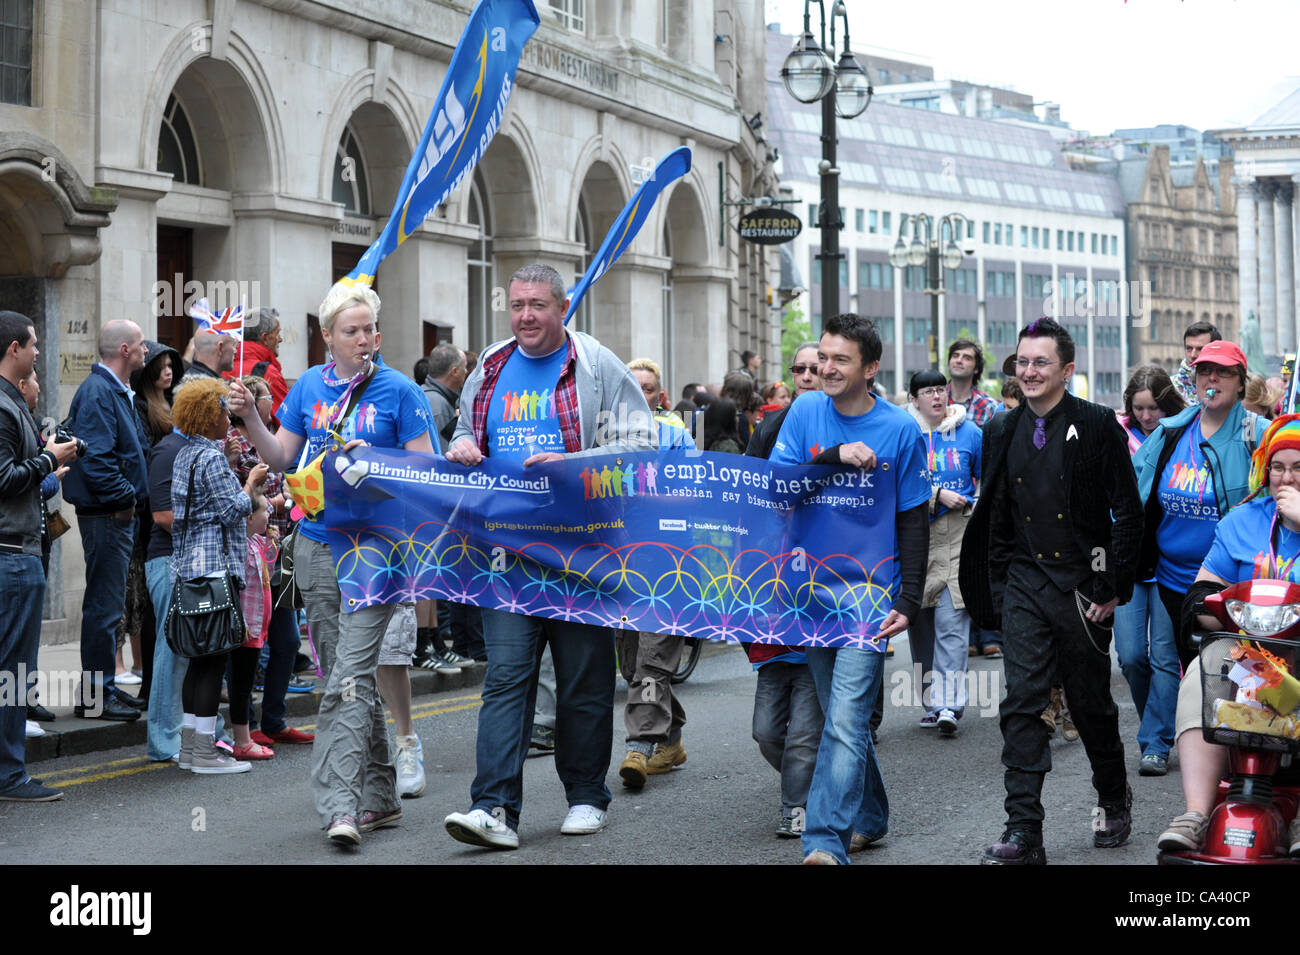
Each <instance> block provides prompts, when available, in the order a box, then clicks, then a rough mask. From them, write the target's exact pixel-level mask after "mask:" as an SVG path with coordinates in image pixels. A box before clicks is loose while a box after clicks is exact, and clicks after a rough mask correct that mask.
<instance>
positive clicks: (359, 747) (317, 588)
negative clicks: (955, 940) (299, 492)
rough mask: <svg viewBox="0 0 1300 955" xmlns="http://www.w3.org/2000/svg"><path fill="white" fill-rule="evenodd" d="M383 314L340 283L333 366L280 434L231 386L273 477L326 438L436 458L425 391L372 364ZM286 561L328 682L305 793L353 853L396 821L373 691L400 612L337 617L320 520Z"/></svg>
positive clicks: (286, 413)
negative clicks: (373, 832) (430, 454)
mask: <svg viewBox="0 0 1300 955" xmlns="http://www.w3.org/2000/svg"><path fill="white" fill-rule="evenodd" d="M379 304H380V303H379V296H378V295H376V294H375V293H374V291H373V290H372V289H370V288H369V287H368V286H364V285H357V286H349V285H343V284H341V283H340V284H336V285H335V286H334V287H332V288H331V289H330V291H329V294H327V295H326V296H325V300H324V301H323V302H321V306H320V312H319V314H320V326H321V336H322V337H323V338H324V339H325V344H326V346H327V347H328V348H329V351H330V355H331V356H332V357H333V359H334V360H333V361H331V362H330V363H329V364H327V365H323V366H316V367H314V368H309V369H307V371H306V373H305V374H303V376H302V377H301V378H299V379H298V380H297V381H296V382H295V383H294V386H293V388H291V389H290V390H289V395H288V397H286V398H285V399H284V402H283V404H281V405H280V412H279V415H280V430H279V431H277V432H276V433H275V434H272V433H271V432H270V431H268V430H267V427H266V425H265V424H263V423H262V419H261V416H260V415H258V414H257V413H256V411H255V410H254V408H253V400H252V398H251V397H250V395H249V393H248V390H247V389H246V388H245V387H244V386H243V384H241V383H240V381H239V380H238V379H236V380H234V381H232V382H231V383H230V398H229V399H228V400H229V404H230V410H231V411H232V412H234V413H235V414H237V415H241V416H242V417H243V419H244V422H245V424H246V425H247V427H248V437H249V439H250V440H251V441H252V442H253V444H254V446H256V448H257V453H258V454H259V455H260V456H261V458H262V460H263V461H264V462H265V463H266V465H267V467H269V468H270V469H271V470H273V471H284V470H287V469H288V468H290V467H293V466H294V464H295V462H296V463H297V464H298V465H299V467H301V466H302V465H303V464H304V463H306V462H309V461H312V460H313V459H314V458H315V456H316V455H318V454H319V453H320V452H321V451H323V450H324V449H325V447H326V446H327V445H328V444H329V442H330V432H331V431H333V432H335V433H337V434H339V435H340V436H341V437H342V438H343V439H344V440H345V442H346V444H344V446H343V450H345V451H347V450H350V449H351V448H352V447H354V446H355V445H357V444H369V445H374V446H375V447H379V448H405V449H407V450H408V451H429V452H431V451H432V450H433V444H432V443H431V440H430V437H429V402H428V401H426V400H425V397H424V392H422V391H421V390H420V388H419V386H418V385H416V384H415V382H413V381H411V379H409V378H407V377H406V376H405V375H403V374H401V373H400V372H397V371H394V370H393V369H392V368H390V367H388V366H387V365H384V364H383V363H382V362H380V361H378V360H377V356H378V352H379V345H380V334H379V327H378V316H379ZM293 558H294V568H295V579H296V582H297V583H298V585H299V587H301V589H302V595H303V603H304V604H305V606H306V610H307V623H308V625H309V626H310V628H311V632H312V636H313V638H314V639H315V641H316V648H317V650H318V651H319V653H320V658H321V666H322V668H323V669H324V671H325V675H326V685H325V696H324V697H323V698H322V700H321V704H320V713H319V716H318V719H317V723H316V740H315V742H314V743H313V745H312V790H313V794H314V796H315V800H316V810H317V812H318V813H319V814H320V817H321V820H322V822H323V823H324V827H325V829H326V834H327V835H328V837H329V839H330V841H331V842H333V843H334V844H335V845H338V846H340V847H344V848H348V847H353V846H357V845H360V843H361V833H363V832H369V831H371V830H372V829H378V828H380V827H381V826H387V825H391V824H392V823H394V822H396V821H397V820H399V819H400V818H401V816H402V810H401V802H400V800H399V799H398V796H397V792H396V778H397V777H396V772H395V770H394V768H393V762H392V757H391V754H390V752H389V748H388V730H387V728H386V724H385V722H384V704H383V701H382V700H381V699H380V697H379V692H378V688H377V683H376V667H377V666H378V663H379V651H380V648H381V646H382V643H383V637H384V632H385V631H386V630H387V629H388V622H389V619H390V618H391V617H392V615H393V612H394V611H395V610H396V609H397V604H376V605H374V606H371V607H362V608H360V609H358V610H354V611H351V612H347V613H345V612H343V608H342V606H341V599H340V595H339V586H338V578H337V576H336V571H335V567H334V559H333V558H332V557H331V556H330V551H329V547H328V546H327V545H326V536H325V523H324V522H323V521H321V520H313V519H310V518H308V517H304V518H303V519H302V520H300V521H299V522H298V535H297V540H296V542H295V544H294V547H293ZM363 782H364V786H365V796H366V805H365V806H362V805H361V795H362V785H363Z"/></svg>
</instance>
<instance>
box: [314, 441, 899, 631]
mask: <svg viewBox="0 0 1300 955" xmlns="http://www.w3.org/2000/svg"><path fill="white" fill-rule="evenodd" d="M893 465H894V462H892V461H888V460H884V461H881V462H880V463H879V464H878V465H877V467H876V468H875V469H873V470H870V471H861V470H857V469H850V468H837V467H795V466H786V465H776V464H772V463H770V462H768V461H765V460H763V459H761V458H750V457H743V456H739V455H729V454H712V453H698V452H697V453H693V454H692V453H684V452H681V451H664V452H654V451H646V452H637V453H631V454H595V455H588V456H582V457H576V458H575V457H569V458H566V459H565V460H563V461H556V462H550V463H546V464H540V465H535V466H533V467H529V468H524V467H522V466H521V465H520V464H518V463H516V462H508V461H493V460H492V459H490V458H489V459H485V460H484V461H483V462H482V464H480V465H479V466H478V467H473V468H470V467H465V466H462V465H458V464H452V463H451V462H449V461H447V460H446V459H445V458H443V457H441V456H439V455H435V454H425V453H419V452H414V451H403V450H390V449H379V448H369V447H359V448H357V449H355V450H353V451H352V452H350V453H348V454H341V453H336V454H332V455H331V456H330V457H329V458H328V459H327V460H326V466H325V473H326V483H325V489H326V501H327V506H326V509H325V515H324V519H325V522H326V525H327V527H328V530H329V539H330V549H331V552H332V554H333V556H334V561H335V564H336V567H337V571H338V581H339V587H340V589H341V591H342V594H343V609H344V610H345V611H353V610H356V609H358V608H361V607H366V606H370V605H373V604H378V603H389V602H395V601H416V600H431V599H435V598H436V599H443V600H452V601H456V602H460V603H469V604H476V605H478V606H480V607H489V608H494V609H498V610H505V611H508V612H511V613H522V614H530V615H535V616H542V617H552V618H556V619H561V620H572V621H578V622H581V623H588V624H596V625H599V626H607V627H615V628H619V629H626V630H644V631H651V632H656V633H677V634H685V635H690V636H697V637H708V638H710V639H713V640H729V641H733V642H734V641H740V642H751V641H753V642H759V643H781V644H790V645H805V646H849V647H868V646H870V647H874V648H876V649H883V643H882V641H881V640H880V638H879V636H878V634H879V630H880V625H881V622H882V621H883V620H884V618H885V617H886V616H887V614H888V612H889V610H890V609H891V607H892V605H893V600H894V595H895V594H897V592H898V582H897V573H898V571H897V561H896V559H895V556H894V552H893V551H894V547H893V542H894V512H895V500H894V481H893V480H892V475H889V471H890V469H891V467H893ZM882 474H883V475H885V477H886V480H883V481H882V480H879V478H880V477H881V475H882ZM878 485H879V486H878Z"/></svg>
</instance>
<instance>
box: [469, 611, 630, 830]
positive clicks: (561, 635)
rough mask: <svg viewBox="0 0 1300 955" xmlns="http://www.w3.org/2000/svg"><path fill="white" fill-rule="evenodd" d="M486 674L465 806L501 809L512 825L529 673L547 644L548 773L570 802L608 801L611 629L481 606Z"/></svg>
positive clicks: (528, 718)
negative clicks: (550, 671)
mask: <svg viewBox="0 0 1300 955" xmlns="http://www.w3.org/2000/svg"><path fill="white" fill-rule="evenodd" d="M483 641H484V643H485V644H486V646H487V655H488V665H487V675H486V677H485V678H484V681H483V694H482V695H483V708H482V709H481V710H479V715H478V743H477V761H478V774H477V775H476V776H475V777H474V783H473V785H471V786H470V798H471V799H472V800H473V806H472V808H473V809H483V810H486V811H487V812H491V811H492V810H493V809H495V808H496V807H498V806H502V807H504V808H505V811H506V821H507V823H508V824H509V825H510V827H511V828H517V827H518V826H519V813H520V811H521V809H522V808H523V801H524V758H525V757H526V756H527V755H528V738H529V736H530V735H531V734H532V730H533V709H534V707H535V706H536V703H537V673H538V667H539V665H540V662H541V658H542V650H543V649H544V648H545V647H547V646H548V645H549V646H550V648H551V656H552V658H553V659H554V660H555V696H556V707H555V771H556V773H557V774H558V775H559V777H560V781H561V782H562V783H564V791H565V795H566V797H567V799H568V803H569V805H570V806H595V807H596V808H597V809H605V808H606V807H608V806H609V801H610V794H609V787H607V786H606V785H605V774H606V773H607V772H609V760H610V747H611V746H613V744H614V635H613V633H612V632H611V631H610V630H609V629H607V628H605V627H596V626H591V625H589V624H583V623H573V622H570V621H565V620H549V619H546V618H543V617H527V616H524V615H522V614H513V613H505V612H503V611H500V610H487V609H484V610H483Z"/></svg>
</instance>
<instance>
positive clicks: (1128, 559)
mask: <svg viewBox="0 0 1300 955" xmlns="http://www.w3.org/2000/svg"><path fill="white" fill-rule="evenodd" d="M1073 373H1074V341H1073V340H1072V339H1071V338H1070V335H1069V333H1068V332H1067V331H1066V330H1065V329H1064V328H1063V327H1061V326H1060V325H1059V324H1057V323H1056V322H1055V321H1053V320H1052V319H1050V318H1040V319H1039V320H1038V321H1036V322H1033V323H1032V324H1030V325H1028V326H1026V327H1025V328H1024V329H1023V330H1022V331H1021V332H1020V340H1019V345H1018V347H1017V355H1016V377H1017V378H1018V379H1019V380H1020V383H1021V385H1022V387H1023V388H1024V391H1025V402H1024V403H1023V404H1022V405H1021V406H1020V407H1019V408H1017V409H1015V410H1014V411H1009V412H1003V413H1002V414H999V415H998V416H997V417H995V418H994V419H993V420H992V421H991V422H990V423H989V424H988V425H987V426H986V427H985V429H984V448H983V462H984V481H983V487H982V489H981V493H980V499H979V503H978V504H977V505H976V508H975V512H974V514H973V515H972V517H971V520H970V524H969V525H967V528H966V535H965V537H964V539H963V540H962V554H961V571H960V576H961V590H962V595H963V597H964V598H965V600H966V606H967V608H968V609H969V610H970V612H971V615H972V616H973V617H974V618H975V619H976V620H977V621H978V622H979V624H980V625H981V626H984V627H988V628H997V627H999V626H1000V627H1001V629H1002V633H1003V638H1004V641H1005V643H1004V652H1005V666H1006V681H1007V696H1006V699H1005V700H1003V702H1002V709H1001V725H1002V739H1003V747H1002V763H1003V765H1004V766H1005V767H1006V787H1007V798H1006V809H1007V827H1006V832H1005V833H1004V834H1003V836H1002V839H1001V841H1000V842H998V843H995V844H994V845H992V846H990V847H989V848H988V849H987V850H985V853H984V859H983V862H984V863H985V864H988V865H1028V864H1042V863H1044V862H1046V854H1045V853H1044V851H1043V835H1042V826H1043V806H1042V801H1041V799H1040V794H1041V792H1042V787H1043V777H1044V776H1045V774H1046V773H1047V772H1048V771H1049V770H1050V769H1051V768H1052V759H1051V752H1050V750H1049V746H1048V730H1047V726H1046V725H1045V724H1044V723H1043V721H1042V720H1041V719H1040V718H1039V714H1040V713H1042V711H1043V710H1044V708H1046V706H1047V705H1048V702H1049V700H1050V696H1051V683H1052V678H1053V676H1054V675H1055V674H1059V676H1060V678H1061V682H1062V683H1063V684H1064V685H1065V693H1066V697H1067V698H1068V699H1069V701H1070V711H1071V713H1072V714H1073V716H1074V722H1075V724H1076V725H1077V726H1078V728H1079V735H1080V736H1081V737H1082V738H1083V745H1084V748H1085V749H1086V750H1087V753H1088V759H1089V761H1090V762H1091V763H1092V771H1093V785H1094V786H1096V788H1097V794H1098V802H1099V805H1100V809H1101V811H1100V812H1099V813H1097V812H1094V814H1093V844H1094V845H1096V846H1098V847H1099V848H1110V847H1114V846H1119V845H1123V844H1124V842H1125V841H1127V839H1128V836H1129V831H1130V829H1131V828H1132V822H1131V817H1130V807H1131V804H1132V794H1131V791H1130V790H1129V788H1128V782H1127V778H1126V775H1125V770H1124V746H1123V743H1121V741H1120V736H1119V713H1118V711H1117V710H1116V708H1115V702H1114V700H1113V699H1112V698H1111V694H1110V651H1109V647H1110V636H1111V626H1112V624H1113V617H1112V614H1113V613H1114V610H1115V607H1116V606H1117V605H1118V604H1121V603H1124V602H1126V601H1127V600H1128V599H1129V598H1130V597H1131V596H1132V593H1133V578H1134V568H1135V566H1136V562H1137V554H1138V545H1139V543H1140V541H1141V536H1142V507H1141V502H1140V500H1139V499H1138V492H1137V481H1136V478H1135V476H1134V473H1133V467H1132V465H1131V464H1130V463H1129V456H1128V450H1127V446H1126V442H1125V438H1124V432H1123V430H1122V429H1121V428H1120V426H1119V423H1118V422H1117V421H1116V420H1115V414H1114V412H1113V411H1111V410H1110V409H1109V408H1105V407H1103V406H1101V405H1097V404H1093V403H1092V402H1088V401H1083V400H1080V399H1078V398H1076V397H1074V396H1073V395H1071V394H1069V393H1067V391H1066V382H1067V381H1068V380H1069V378H1070V376H1071V375H1072V374H1073Z"/></svg>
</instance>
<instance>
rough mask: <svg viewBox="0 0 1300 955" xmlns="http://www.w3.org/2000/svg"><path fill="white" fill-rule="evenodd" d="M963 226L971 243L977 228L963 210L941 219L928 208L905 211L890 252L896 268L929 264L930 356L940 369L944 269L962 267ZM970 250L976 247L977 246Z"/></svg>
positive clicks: (944, 290)
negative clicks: (945, 237) (960, 242)
mask: <svg viewBox="0 0 1300 955" xmlns="http://www.w3.org/2000/svg"><path fill="white" fill-rule="evenodd" d="M909 222H910V223H911V226H912V242H911V244H910V245H907V244H905V243H904V242H903V234H904V231H905V230H906V228H907V225H908V223H909ZM922 223H924V224H925V241H922V240H921V224H922ZM945 225H946V226H947V227H948V241H947V244H946V245H944V246H943V249H942V251H941V250H940V248H939V246H940V243H941V242H942V241H943V226H945ZM963 228H965V229H966V232H967V234H968V238H967V240H966V243H965V244H966V245H967V246H970V242H971V241H973V240H972V239H970V238H969V235H970V234H971V233H973V231H974V230H973V225H972V224H971V221H970V219H968V218H966V217H965V216H964V215H962V214H961V213H960V212H950V213H948V214H947V215H945V216H940V217H939V218H937V219H936V218H934V217H932V216H930V215H927V214H926V213H924V212H918V213H912V214H908V213H903V215H902V216H900V217H899V220H898V241H897V242H895V243H894V248H893V250H892V251H891V252H890V253H889V263H890V264H891V265H892V266H893V267H894V268H896V269H905V268H907V267H908V266H909V265H912V266H917V265H924V266H926V283H925V294H926V295H929V296H930V348H929V356H930V367H931V368H933V369H934V370H935V371H938V370H940V369H939V350H940V349H941V348H942V347H943V344H942V342H941V341H940V334H939V300H940V298H941V297H942V296H943V295H944V294H946V293H947V289H946V288H944V284H943V273H944V270H945V269H956V268H959V267H960V266H961V260H962V259H963V258H965V256H966V254H967V253H966V252H964V251H963V250H962V246H960V245H958V244H957V239H958V238H959V237H960V236H961V234H962V229H963ZM970 251H971V252H973V251H974V249H973V247H971V248H970ZM900 374H901V370H900Z"/></svg>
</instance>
